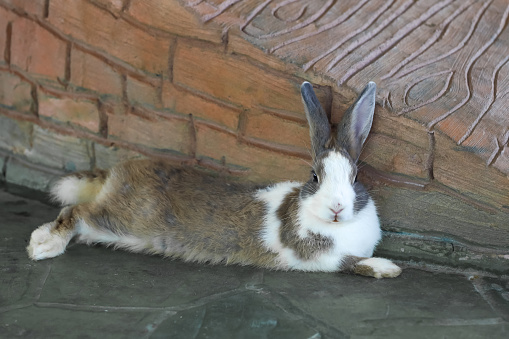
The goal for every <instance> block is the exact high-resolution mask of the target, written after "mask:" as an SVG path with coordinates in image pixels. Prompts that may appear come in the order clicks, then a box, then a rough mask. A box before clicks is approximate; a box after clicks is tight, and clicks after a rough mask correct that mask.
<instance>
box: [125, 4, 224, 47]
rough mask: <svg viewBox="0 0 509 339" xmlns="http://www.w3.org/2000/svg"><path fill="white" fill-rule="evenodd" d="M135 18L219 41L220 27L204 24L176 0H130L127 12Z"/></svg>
mask: <svg viewBox="0 0 509 339" xmlns="http://www.w3.org/2000/svg"><path fill="white" fill-rule="evenodd" d="M128 13H129V14H130V15H131V16H132V17H133V18H134V19H135V20H138V21H139V22H141V23H143V24H146V25H149V26H152V27H155V28H157V29H160V30H163V31H166V32H169V33H173V34H176V35H180V36H186V37H192V38H196V39H200V40H207V41H212V42H216V43H221V42H222V41H221V35H222V28H221V27H220V26H219V25H217V24H214V23H210V24H207V25H206V26H204V25H203V24H202V23H201V22H200V20H199V19H198V18H197V17H196V16H195V15H194V14H192V13H191V12H189V11H188V10H187V9H186V8H184V6H182V4H181V3H180V2H179V1H177V0H144V1H132V2H131V5H130V6H129V12H128Z"/></svg>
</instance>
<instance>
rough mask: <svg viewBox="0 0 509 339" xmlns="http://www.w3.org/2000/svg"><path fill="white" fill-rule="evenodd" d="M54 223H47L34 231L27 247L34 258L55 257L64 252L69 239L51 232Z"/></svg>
mask: <svg viewBox="0 0 509 339" xmlns="http://www.w3.org/2000/svg"><path fill="white" fill-rule="evenodd" d="M53 227H54V223H47V224H44V225H42V226H40V227H39V228H37V229H36V230H35V231H33V232H32V235H31V237H30V244H29V245H28V247H27V252H28V256H29V257H30V259H33V260H42V259H47V258H53V257H56V256H57V255H60V254H62V253H64V251H65V248H66V246H67V243H68V242H69V240H67V239H65V238H64V237H62V236H60V235H59V234H58V233H54V232H51V230H52V229H53Z"/></svg>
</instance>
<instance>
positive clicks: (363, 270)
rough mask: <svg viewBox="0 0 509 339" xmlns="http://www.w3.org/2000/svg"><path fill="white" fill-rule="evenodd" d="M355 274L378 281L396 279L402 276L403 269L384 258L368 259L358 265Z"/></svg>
mask: <svg viewBox="0 0 509 339" xmlns="http://www.w3.org/2000/svg"><path fill="white" fill-rule="evenodd" d="M355 273H357V274H361V275H366V276H370V277H375V278H377V279H381V278H395V277H397V276H398V275H400V274H401V268H399V267H398V266H396V265H395V264H394V263H393V262H392V261H390V260H387V259H384V258H368V259H364V260H361V261H359V262H358V263H357V265H356V266H355Z"/></svg>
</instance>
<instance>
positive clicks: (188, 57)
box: [173, 40, 304, 115]
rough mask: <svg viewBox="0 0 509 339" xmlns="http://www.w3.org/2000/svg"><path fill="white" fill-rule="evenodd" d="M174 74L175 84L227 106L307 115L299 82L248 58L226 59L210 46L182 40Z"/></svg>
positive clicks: (178, 49) (225, 56) (229, 56)
mask: <svg viewBox="0 0 509 339" xmlns="http://www.w3.org/2000/svg"><path fill="white" fill-rule="evenodd" d="M173 72H174V73H173V74H174V78H173V79H174V82H175V83H178V84H181V85H184V86H188V87H191V88H194V89H196V90H198V91H201V92H204V93H207V94H209V95H212V96H214V97H216V98H218V99H221V100H225V101H227V102H233V103H238V104H241V105H244V106H246V107H251V106H255V105H262V106H266V107H271V108H275V109H280V110H286V111H292V112H299V113H301V114H302V115H303V114H304V110H303V108H302V103H301V99H300V89H299V88H300V80H298V79H292V80H290V79H289V78H288V77H286V76H284V75H282V74H281V75H279V74H274V73H273V72H272V71H271V70H268V69H265V68H260V67H257V66H254V65H253V64H251V63H250V62H249V61H248V60H247V59H246V58H242V57H235V56H233V55H225V54H224V53H221V52H220V51H217V50H213V49H211V48H210V46H208V47H207V46H206V45H202V44H193V43H192V42H191V41H187V40H179V41H178V44H177V50H176V54H175V60H174V67H173Z"/></svg>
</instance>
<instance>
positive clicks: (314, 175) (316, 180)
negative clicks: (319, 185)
mask: <svg viewBox="0 0 509 339" xmlns="http://www.w3.org/2000/svg"><path fill="white" fill-rule="evenodd" d="M311 175H312V176H313V181H314V182H318V175H316V173H315V171H311Z"/></svg>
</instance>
